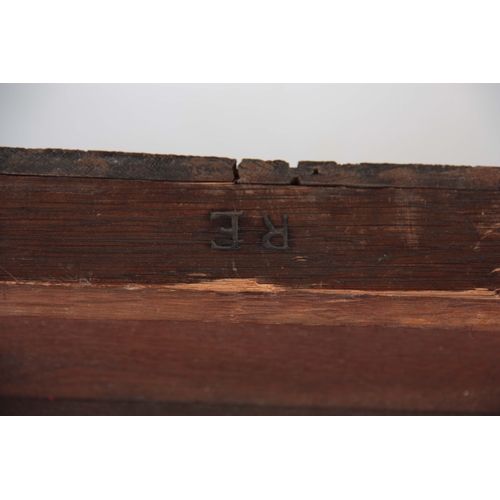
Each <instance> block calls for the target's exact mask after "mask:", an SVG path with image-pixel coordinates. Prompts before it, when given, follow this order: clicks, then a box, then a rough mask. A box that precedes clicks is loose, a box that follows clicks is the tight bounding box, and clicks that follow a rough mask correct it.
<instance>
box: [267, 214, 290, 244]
mask: <svg viewBox="0 0 500 500" xmlns="http://www.w3.org/2000/svg"><path fill="white" fill-rule="evenodd" d="M262 218H263V219H264V222H265V224H266V226H267V228H268V229H269V232H268V233H266V234H265V235H264V236H263V237H262V244H263V245H264V246H265V247H266V248H272V249H274V250H289V249H290V247H289V246H288V215H282V216H281V220H282V225H281V228H279V229H276V228H275V227H274V225H273V223H272V222H271V221H270V220H269V217H268V216H267V215H263V216H262ZM274 237H277V238H281V239H282V241H283V244H282V245H275V244H273V243H271V238H274Z"/></svg>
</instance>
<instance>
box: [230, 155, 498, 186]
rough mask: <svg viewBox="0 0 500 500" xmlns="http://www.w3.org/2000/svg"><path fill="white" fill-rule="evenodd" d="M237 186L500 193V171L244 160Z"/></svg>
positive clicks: (425, 166)
mask: <svg viewBox="0 0 500 500" xmlns="http://www.w3.org/2000/svg"><path fill="white" fill-rule="evenodd" d="M236 183H238V184H293V185H305V186H324V187H327V186H335V187H351V188H421V189H460V190H461V189H477V190H493V191H499V190H500V168H499V167H482V166H475V167H472V166H456V165H424V164H391V163H359V164H349V163H348V164H338V163H337V162H334V161H299V163H298V165H297V167H296V168H290V166H289V164H288V163H286V162H284V161H283V160H271V161H263V160H256V159H244V160H242V161H241V162H240V164H239V165H238V166H237V178H236Z"/></svg>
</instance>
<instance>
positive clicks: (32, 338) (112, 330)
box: [0, 317, 500, 413]
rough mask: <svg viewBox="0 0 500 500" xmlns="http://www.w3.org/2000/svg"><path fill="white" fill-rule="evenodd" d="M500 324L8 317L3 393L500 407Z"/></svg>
mask: <svg viewBox="0 0 500 500" xmlns="http://www.w3.org/2000/svg"><path fill="white" fill-rule="evenodd" d="M499 349H500V334H499V333H492V332H479V331H476V332H473V333H471V332H469V331H466V330H455V329H447V330H438V329H432V330H426V329H422V328H397V329H394V328H388V327H375V326H371V327H327V326H310V325H255V324H241V323H240V324H227V323H212V322H211V323H203V324H200V323H198V322H191V321H182V322H172V321H132V320H128V321H117V320H75V319H58V318H56V319H54V318H33V317H31V318H28V317H6V318H2V322H1V326H0V352H1V353H2V363H1V366H2V376H1V383H0V392H1V394H2V396H4V397H17V398H19V397H22V398H28V397H29V398H44V399H48V400H50V399H51V398H54V399H55V400H58V399H72V400H77V399H82V400H102V401H109V400H111V401H132V402H134V401H135V402H141V401H142V402H176V403H189V402H193V403H204V404H214V405H220V404H223V405H233V406H234V405H248V406H268V405H269V406H272V407H305V408H309V410H313V409H314V408H315V407H319V408H331V409H332V410H333V411H335V409H342V408H359V409H366V410H369V409H373V410H378V411H380V410H387V411H414V412H434V413H443V412H444V413H498V412H499V410H500V390H499V388H500V385H499V384H500V365H499V363H498V352H499Z"/></svg>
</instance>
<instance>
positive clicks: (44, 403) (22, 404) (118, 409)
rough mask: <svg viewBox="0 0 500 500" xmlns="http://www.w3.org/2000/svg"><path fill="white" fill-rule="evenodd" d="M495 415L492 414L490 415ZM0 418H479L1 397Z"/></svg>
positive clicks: (376, 410)
mask: <svg viewBox="0 0 500 500" xmlns="http://www.w3.org/2000/svg"><path fill="white" fill-rule="evenodd" d="M493 414H494V413H493ZM0 415H1V416H9V415H10V416H14V415H16V416H17V415H27V416H42V415H67V416H78V415H80V416H93V415H102V416H121V415H124V416H128V415H131V416H132V415H138V416H150V415H151V416H155V415H158V416H212V415H213V416H342V415H346V416H357V415H359V416H372V415H373V416H378V415H381V416H386V415H387V416H391V415H396V416H406V415H419V416H420V415H422V416H424V415H478V413H470V412H469V413H467V412H465V413H461V412H453V413H449V412H434V413H433V412H425V411H416V410H412V411H410V410H397V409H388V408H325V407H314V406H312V407H307V406H296V407H295V406H273V405H268V406H256V405H222V404H202V403H175V402H172V403H157V402H153V403H149V402H137V401H109V400H108V401H99V400H85V399H83V400H80V399H55V398H51V399H48V398H6V397H0Z"/></svg>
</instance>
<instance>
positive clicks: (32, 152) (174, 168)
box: [0, 147, 236, 182]
mask: <svg viewBox="0 0 500 500" xmlns="http://www.w3.org/2000/svg"><path fill="white" fill-rule="evenodd" d="M235 170H236V160H234V159H231V158H217V157H208V156H178V155H160V154H143V153H122V152H114V151H79V150H66V149H24V148H9V147H4V148H0V173H1V174H7V175H41V176H58V177H96V178H105V179H135V180H156V181H159V180H161V181H171V182H186V181H189V182H233V181H234V177H235Z"/></svg>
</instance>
